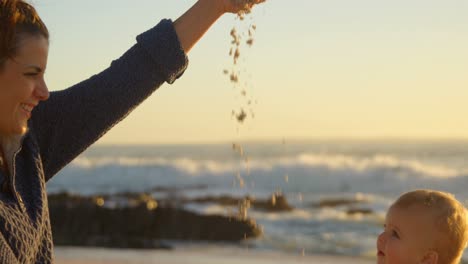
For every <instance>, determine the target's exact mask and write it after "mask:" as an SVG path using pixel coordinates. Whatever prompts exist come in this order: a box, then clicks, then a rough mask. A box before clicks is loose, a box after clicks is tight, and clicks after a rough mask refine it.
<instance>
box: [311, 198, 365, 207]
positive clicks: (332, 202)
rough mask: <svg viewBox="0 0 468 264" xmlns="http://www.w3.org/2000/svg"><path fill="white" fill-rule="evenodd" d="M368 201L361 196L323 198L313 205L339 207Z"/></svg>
mask: <svg viewBox="0 0 468 264" xmlns="http://www.w3.org/2000/svg"><path fill="white" fill-rule="evenodd" d="M364 202H367V201H366V200H363V199H360V198H351V199H348V198H338V199H323V200H321V201H320V202H318V203H314V204H312V206H313V207H320V208H322V207H338V206H345V205H353V204H358V203H364Z"/></svg>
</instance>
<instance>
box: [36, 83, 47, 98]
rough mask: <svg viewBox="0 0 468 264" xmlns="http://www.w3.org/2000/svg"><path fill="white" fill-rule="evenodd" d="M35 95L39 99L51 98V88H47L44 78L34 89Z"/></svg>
mask: <svg viewBox="0 0 468 264" xmlns="http://www.w3.org/2000/svg"><path fill="white" fill-rule="evenodd" d="M34 95H35V96H36V97H37V99H38V100H39V101H45V100H47V99H49V89H48V88H47V84H46V83H45V81H44V80H42V81H41V82H40V83H39V84H38V85H37V86H36V89H35V91H34Z"/></svg>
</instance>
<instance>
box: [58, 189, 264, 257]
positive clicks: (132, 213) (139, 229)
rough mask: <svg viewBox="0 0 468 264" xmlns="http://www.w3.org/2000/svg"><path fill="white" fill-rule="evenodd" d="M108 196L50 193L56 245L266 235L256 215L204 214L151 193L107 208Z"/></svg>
mask: <svg viewBox="0 0 468 264" xmlns="http://www.w3.org/2000/svg"><path fill="white" fill-rule="evenodd" d="M107 199H109V197H103V196H93V197H83V196H75V195H70V194H67V193H61V194H56V195H50V196H49V208H50V218H51V224H52V231H53V236H54V243H55V244H57V245H74V246H104V247H117V248H121V247H125V248H161V247H162V248H167V247H168V246H167V245H165V244H162V243H161V242H160V241H161V240H190V241H193V240H200V241H241V240H243V239H246V238H247V239H248V238H255V237H258V236H259V235H261V229H260V227H259V226H257V225H256V223H255V222H254V221H253V220H251V219H240V218H234V217H228V216H220V215H200V214H197V213H193V212H190V211H187V210H184V209H181V208H174V207H166V206H160V205H159V204H158V202H157V201H155V200H154V199H152V198H151V196H149V195H140V196H139V197H134V198H133V199H132V200H128V201H127V203H126V205H125V206H121V205H117V206H115V204H114V206H106V203H107V201H106V200H107Z"/></svg>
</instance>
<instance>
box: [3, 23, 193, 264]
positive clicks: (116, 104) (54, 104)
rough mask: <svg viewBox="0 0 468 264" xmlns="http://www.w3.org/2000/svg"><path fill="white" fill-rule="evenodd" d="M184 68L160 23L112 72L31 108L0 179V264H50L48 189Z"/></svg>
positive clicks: (168, 28) (171, 33)
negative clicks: (0, 186)
mask: <svg viewBox="0 0 468 264" xmlns="http://www.w3.org/2000/svg"><path fill="white" fill-rule="evenodd" d="M187 63H188V59H187V57H186V55H185V53H184V51H183V50H182V47H181V45H180V43H179V40H178V38H177V35H176V32H175V30H174V27H173V25H172V21H170V20H162V21H161V22H160V23H159V24H158V25H157V26H156V27H154V28H153V29H150V30H149V31H147V32H145V33H143V34H141V35H139V36H138V37H137V43H136V44H135V45H134V46H133V47H132V48H130V49H129V50H128V51H127V52H126V53H125V54H124V55H123V56H122V57H121V58H119V59H118V60H115V61H113V62H112V63H111V65H110V67H109V68H107V69H106V70H104V71H103V72H101V73H99V74H97V75H94V76H92V77H91V78H89V79H88V80H85V81H83V82H81V83H79V84H76V85H74V86H72V87H70V88H68V89H66V90H63V91H58V92H52V93H51V94H50V98H49V100H47V101H45V102H42V103H41V104H39V106H37V107H36V109H35V110H34V111H33V113H32V118H31V119H30V120H29V122H28V126H29V131H28V133H27V134H26V135H25V136H24V137H22V138H21V141H20V142H19V149H18V150H17V151H16V152H15V153H14V155H12V157H10V158H11V160H10V175H6V174H2V172H1V171H0V174H2V175H0V176H1V177H0V179H3V180H5V179H7V180H8V181H7V182H8V187H9V188H8V189H10V192H2V193H1V195H0V260H1V261H0V262H1V263H21V264H25V263H53V242H52V232H51V225H50V220H49V211H48V204H47V193H46V185H45V183H46V182H47V181H48V180H49V179H50V178H52V177H53V176H54V175H55V174H56V173H57V172H58V171H59V170H60V169H62V168H63V167H64V166H65V165H67V164H68V163H69V162H71V161H72V160H73V159H74V158H75V157H76V156H78V155H79V154H80V153H81V152H83V151H84V150H85V149H86V148H87V147H89V146H90V145H91V144H93V143H94V142H95V141H96V140H98V139H99V138H100V137H101V136H102V135H103V134H104V133H106V132H107V131H108V130H109V129H110V128H111V127H112V126H114V125H115V124H116V123H118V122H119V121H120V120H122V119H123V118H124V117H125V116H126V115H128V114H129V113H130V112H131V111H132V109H134V108H135V107H136V106H137V105H138V104H140V103H141V102H142V101H143V100H145V99H146V98H147V97H148V96H150V95H151V93H153V92H154V91H155V90H156V89H157V88H158V87H159V86H161V85H162V84H163V83H164V82H168V83H173V82H174V81H175V80H176V79H177V78H178V77H179V76H180V75H181V74H182V73H183V72H184V70H185V69H186V67H187Z"/></svg>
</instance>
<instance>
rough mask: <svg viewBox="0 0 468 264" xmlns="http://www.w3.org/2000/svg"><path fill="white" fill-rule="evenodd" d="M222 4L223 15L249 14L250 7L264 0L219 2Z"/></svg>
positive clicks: (227, 0) (225, 0) (228, 0)
mask: <svg viewBox="0 0 468 264" xmlns="http://www.w3.org/2000/svg"><path fill="white" fill-rule="evenodd" d="M219 1H222V2H223V7H224V12H225V13H249V12H250V10H251V9H252V7H254V6H255V5H257V4H260V3H263V2H265V0H219Z"/></svg>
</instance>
